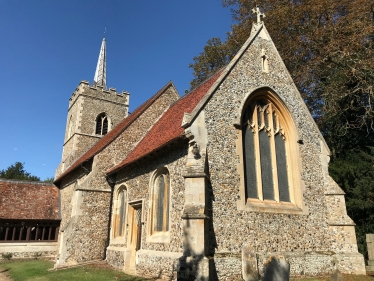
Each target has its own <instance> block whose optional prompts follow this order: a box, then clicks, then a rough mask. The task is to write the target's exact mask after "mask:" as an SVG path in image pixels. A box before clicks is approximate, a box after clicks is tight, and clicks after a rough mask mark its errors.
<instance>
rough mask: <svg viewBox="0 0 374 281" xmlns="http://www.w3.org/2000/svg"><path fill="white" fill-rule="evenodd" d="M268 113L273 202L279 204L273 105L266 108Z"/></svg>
mask: <svg viewBox="0 0 374 281" xmlns="http://www.w3.org/2000/svg"><path fill="white" fill-rule="evenodd" d="M268 112H269V119H268V120H269V135H270V136H269V137H270V150H271V168H272V173H273V188H274V200H275V201H277V202H279V187H278V171H277V159H276V150H275V149H276V148H275V140H274V136H275V132H274V124H273V120H274V119H273V114H274V109H273V105H272V104H271V103H269V106H268Z"/></svg>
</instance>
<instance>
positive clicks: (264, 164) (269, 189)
mask: <svg viewBox="0 0 374 281" xmlns="http://www.w3.org/2000/svg"><path fill="white" fill-rule="evenodd" d="M259 141H260V158H261V159H260V162H261V179H262V194H263V198H264V199H265V200H266V199H267V200H274V188H273V171H272V167H271V151H270V138H269V136H268V134H267V133H266V131H264V130H263V131H261V132H259Z"/></svg>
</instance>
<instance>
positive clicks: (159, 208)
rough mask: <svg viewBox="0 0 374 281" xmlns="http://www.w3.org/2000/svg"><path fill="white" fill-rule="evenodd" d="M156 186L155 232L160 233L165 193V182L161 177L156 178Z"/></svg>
mask: <svg viewBox="0 0 374 281" xmlns="http://www.w3.org/2000/svg"><path fill="white" fill-rule="evenodd" d="M156 183H157V185H158V200H157V207H156V208H157V218H156V229H155V230H156V231H162V225H163V219H164V212H163V211H164V206H163V205H164V192H165V181H164V177H163V176H162V175H160V176H158V177H157V182H156Z"/></svg>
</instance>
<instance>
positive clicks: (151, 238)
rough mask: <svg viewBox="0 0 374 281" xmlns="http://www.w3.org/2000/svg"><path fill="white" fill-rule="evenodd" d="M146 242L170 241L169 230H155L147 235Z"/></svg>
mask: <svg viewBox="0 0 374 281" xmlns="http://www.w3.org/2000/svg"><path fill="white" fill-rule="evenodd" d="M147 242H148V243H170V231H166V232H156V233H153V234H151V235H148V237H147Z"/></svg>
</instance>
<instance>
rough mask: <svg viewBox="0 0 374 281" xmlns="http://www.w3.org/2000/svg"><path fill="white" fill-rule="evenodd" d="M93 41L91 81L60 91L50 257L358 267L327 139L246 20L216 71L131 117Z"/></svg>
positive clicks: (188, 271)
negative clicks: (57, 198) (62, 109)
mask: <svg viewBox="0 0 374 281" xmlns="http://www.w3.org/2000/svg"><path fill="white" fill-rule="evenodd" d="M105 52H106V51H105V39H104V40H103V43H102V46H101V52H100V56H99V61H98V66H97V70H96V73H95V79H94V84H93V85H89V83H88V82H86V81H82V82H81V83H80V84H79V86H78V87H77V88H76V90H75V91H74V93H73V94H72V96H71V98H70V101H69V108H68V116H67V125H66V134H65V141H64V146H63V153H62V161H61V164H60V165H59V167H58V169H57V172H56V178H55V184H56V185H57V186H58V188H59V189H60V192H61V206H62V207H61V215H62V221H61V227H60V235H59V241H58V243H59V246H58V253H57V261H56V267H59V266H64V265H72V264H78V263H82V262H87V261H93V260H101V259H105V260H106V261H107V262H108V263H109V264H110V265H112V266H114V267H116V268H119V269H122V270H124V271H126V272H132V273H136V274H138V275H142V276H146V277H153V278H163V279H169V280H176V279H178V280H239V279H240V278H244V279H245V280H248V278H249V275H251V274H253V271H256V270H258V271H259V272H260V273H261V272H262V269H263V266H264V263H265V261H266V260H267V259H268V258H269V256H272V255H273V256H278V257H279V256H283V257H285V258H286V259H287V260H288V261H289V263H290V265H291V275H293V276H300V275H305V276H311V275H323V274H329V273H331V272H332V271H333V270H334V269H336V268H337V269H339V270H340V271H341V272H343V273H354V274H365V264H364V258H363V256H362V255H361V254H359V253H358V251H357V243H356V236H355V229H354V222H353V221H352V220H351V219H350V218H349V217H348V215H347V213H346V207H345V201H344V192H343V191H342V189H341V188H340V187H339V186H338V185H337V184H336V183H335V182H334V181H333V179H332V178H331V177H330V176H329V174H328V162H329V155H330V151H329V148H328V147H327V145H326V142H325V141H324V139H323V137H322V135H321V133H320V131H319V129H318V127H317V125H316V124H315V122H314V120H313V118H312V116H311V114H310V113H309V111H308V109H307V107H306V105H305V103H304V101H303V99H302V97H301V95H300V93H299V92H298V90H297V88H296V86H295V84H294V83H293V80H292V78H291V76H290V74H289V73H288V71H287V69H286V67H285V65H284V63H283V61H282V59H281V57H280V56H279V54H278V52H277V50H276V47H275V45H274V43H273V41H272V40H271V38H270V35H269V33H268V32H267V30H266V28H265V26H264V24H263V22H262V21H261V20H260V19H259V17H258V20H257V23H255V24H254V25H253V27H252V32H251V35H250V37H249V38H248V40H247V41H246V42H245V44H244V45H243V46H242V48H241V49H240V51H239V52H238V53H237V54H236V56H235V57H234V58H233V60H232V61H231V62H230V63H229V64H228V65H227V66H226V67H225V68H224V69H221V70H220V71H218V72H217V73H215V74H214V75H213V76H211V77H210V78H208V79H207V80H206V81H204V82H203V83H202V84H201V85H199V86H198V87H196V88H195V89H194V90H192V91H191V92H189V93H187V94H186V95H184V96H182V97H181V96H180V95H179V94H178V92H177V90H176V88H175V87H174V85H173V83H172V82H169V83H167V84H166V85H165V86H164V87H163V88H162V89H160V90H159V91H158V92H157V93H155V94H154V95H153V96H152V97H151V98H150V99H149V100H147V101H146V102H145V103H144V104H142V105H141V106H140V107H138V108H137V109H136V110H134V111H133V112H132V113H131V114H129V113H128V106H129V93H127V92H122V93H119V92H116V90H115V89H113V88H109V89H107V87H106V69H105V64H106V58H105V55H106V53H105Z"/></svg>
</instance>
